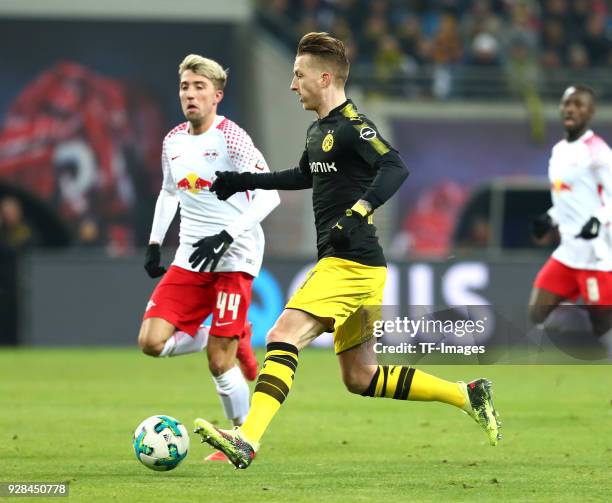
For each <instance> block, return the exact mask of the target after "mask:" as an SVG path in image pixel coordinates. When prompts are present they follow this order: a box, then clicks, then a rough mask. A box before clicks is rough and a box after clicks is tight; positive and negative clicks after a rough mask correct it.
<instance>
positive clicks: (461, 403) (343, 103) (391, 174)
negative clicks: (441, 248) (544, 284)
mask: <svg viewBox="0 0 612 503" xmlns="http://www.w3.org/2000/svg"><path fill="white" fill-rule="evenodd" d="M348 71H349V62H348V60H347V58H346V55H345V52H344V44H343V43H342V42H341V41H340V40H337V39H335V38H333V37H331V36H330V35H328V34H327V33H309V34H307V35H305V36H304V37H303V38H302V40H301V41H300V43H299V45H298V49H297V56H296V59H295V64H294V68H293V73H294V75H293V80H292V82H291V89H292V90H293V91H295V92H296V93H297V94H298V96H299V98H300V101H301V103H302V105H303V107H304V109H306V110H312V111H314V112H315V113H316V114H317V116H318V120H316V121H315V122H314V123H313V124H312V125H311V126H310V127H309V128H308V132H307V136H306V148H305V150H304V153H303V154H302V158H301V159H300V163H299V166H297V167H295V168H293V169H289V170H285V171H280V172H273V173H265V174H257V173H248V172H245V173H237V172H219V173H217V179H216V180H215V182H214V183H213V185H212V187H211V190H212V191H213V192H216V193H217V196H218V197H219V198H220V199H227V198H228V197H230V196H231V195H233V194H234V193H236V192H239V191H245V190H254V189H255V188H261V189H280V190H299V189H310V188H312V191H313V192H312V201H313V207H314V214H315V225H316V229H317V249H318V258H319V261H318V262H317V264H316V265H315V267H314V268H313V269H312V270H311V271H310V272H309V273H308V275H307V277H306V280H305V282H304V284H303V285H302V286H301V287H300V288H299V289H298V290H297V292H296V293H295V294H294V295H293V297H291V299H290V300H289V302H288V303H287V305H286V307H285V310H284V311H283V313H282V314H281V315H280V317H279V318H278V320H277V321H276V324H275V325H274V327H272V329H271V330H270V332H269V333H268V338H267V342H268V345H267V353H266V357H265V360H264V365H263V368H262V370H261V372H260V374H259V377H258V380H257V384H256V386H255V392H254V394H253V398H252V402H251V409H250V412H249V415H248V417H247V419H246V421H245V422H244V424H243V425H242V426H241V427H239V428H236V429H234V430H221V429H219V428H216V427H215V426H213V425H212V424H210V423H209V422H208V421H206V420H204V419H196V420H195V431H196V433H200V434H201V435H202V438H203V441H206V442H208V443H209V444H211V445H212V446H213V447H215V448H216V449H219V450H221V451H223V452H224V453H225V454H226V455H227V457H228V458H229V459H230V461H231V462H232V464H233V465H234V466H235V467H236V468H246V467H248V466H249V465H250V463H251V461H252V459H253V457H254V456H255V452H256V451H257V449H258V448H259V442H260V439H261V437H262V436H263V434H264V432H265V430H266V429H267V427H268V425H269V424H270V421H271V420H272V418H273V417H274V415H275V414H276V412H277V411H278V409H279V408H280V406H281V405H282V403H283V401H284V400H285V398H286V397H287V394H288V393H289V390H290V389H291V385H292V383H293V378H294V374H295V372H296V369H297V365H298V354H299V350H301V349H302V348H304V347H306V346H307V345H308V344H309V343H310V342H311V341H312V340H314V339H315V338H316V337H318V336H319V335H320V334H322V333H323V332H326V331H332V330H333V332H334V346H335V351H336V353H337V355H338V361H339V363H340V368H341V370H342V378H343V380H344V383H345V384H346V387H347V388H348V390H349V391H351V392H352V393H358V394H361V395H363V396H370V397H383V398H393V399H396V400H427V401H432V400H435V401H439V402H443V403H447V404H450V405H454V406H456V407H458V408H460V409H462V410H464V411H465V412H467V413H468V414H469V415H470V416H472V417H473V418H474V419H475V420H476V422H478V424H480V426H481V427H482V428H483V429H484V430H485V432H486V433H487V435H488V437H489V441H490V443H491V444H492V445H496V444H497V441H498V439H499V438H500V435H499V421H498V418H497V413H496V412H495V410H494V408H493V401H492V397H491V391H490V382H489V381H487V380H486V379H477V380H475V381H472V382H470V383H468V384H466V383H464V382H461V381H460V382H449V381H445V380H442V379H438V378H437V377H434V376H432V375H429V374H426V373H425V372H422V371H420V370H416V369H414V368H411V367H406V366H400V365H376V364H375V363H370V361H371V360H368V358H364V352H365V353H366V354H367V353H368V350H369V347H370V344H369V342H370V340H371V338H372V333H371V331H370V332H368V330H364V328H363V327H362V323H361V321H362V320H363V319H364V317H363V316H362V315H361V314H360V313H362V312H364V310H365V312H367V309H368V307H367V306H376V305H378V306H380V305H381V304H382V294H383V287H384V285H385V277H386V272H387V269H386V262H385V257H384V255H383V252H382V249H381V247H380V245H379V243H378V238H377V237H376V229H375V227H374V225H373V223H372V213H373V212H374V210H376V208H378V207H379V206H380V205H382V204H383V203H384V202H385V201H386V200H387V199H389V198H390V197H391V196H392V195H393V194H394V193H395V191H396V190H397V189H398V188H399V187H400V185H401V184H402V182H403V181H404V180H405V178H406V177H407V176H408V170H407V169H406V166H405V165H404V163H403V162H402V160H401V159H400V157H399V155H398V153H397V151H396V150H394V149H393V147H391V146H390V145H389V143H388V142H386V141H385V140H384V139H383V138H382V137H381V136H380V134H379V132H378V131H377V129H376V127H375V126H374V124H372V122H370V121H369V120H368V119H367V118H366V117H365V116H363V115H361V114H359V113H358V112H357V109H356V107H355V105H354V104H353V103H352V102H351V101H350V100H347V99H346V95H345V92H344V86H345V82H346V79H347V77H348ZM366 318H367V316H366Z"/></svg>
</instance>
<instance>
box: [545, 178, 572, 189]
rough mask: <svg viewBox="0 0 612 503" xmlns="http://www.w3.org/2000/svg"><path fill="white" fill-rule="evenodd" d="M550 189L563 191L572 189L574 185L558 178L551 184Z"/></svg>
mask: <svg viewBox="0 0 612 503" xmlns="http://www.w3.org/2000/svg"><path fill="white" fill-rule="evenodd" d="M550 189H551V190H552V191H553V192H561V191H563V190H572V187H571V185H568V184H567V183H565V182H563V181H561V180H558V179H557V180H555V181H554V182H553V183H552V184H551V186H550Z"/></svg>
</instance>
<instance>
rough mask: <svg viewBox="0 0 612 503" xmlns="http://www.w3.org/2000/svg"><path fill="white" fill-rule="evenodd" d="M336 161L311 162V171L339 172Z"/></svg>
mask: <svg viewBox="0 0 612 503" xmlns="http://www.w3.org/2000/svg"><path fill="white" fill-rule="evenodd" d="M337 171H338V170H337V169H336V162H335V161H334V162H318V161H313V162H311V163H310V172H311V173H331V172H334V173H335V172H337Z"/></svg>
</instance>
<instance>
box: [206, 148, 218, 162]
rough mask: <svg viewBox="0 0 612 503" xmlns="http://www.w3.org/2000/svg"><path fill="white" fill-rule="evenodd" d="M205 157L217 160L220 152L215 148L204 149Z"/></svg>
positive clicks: (212, 160)
mask: <svg viewBox="0 0 612 503" xmlns="http://www.w3.org/2000/svg"><path fill="white" fill-rule="evenodd" d="M203 155H204V159H206V160H207V161H209V162H215V161H216V160H217V158H218V157H219V152H217V151H216V150H214V149H208V150H205V151H204V154H203Z"/></svg>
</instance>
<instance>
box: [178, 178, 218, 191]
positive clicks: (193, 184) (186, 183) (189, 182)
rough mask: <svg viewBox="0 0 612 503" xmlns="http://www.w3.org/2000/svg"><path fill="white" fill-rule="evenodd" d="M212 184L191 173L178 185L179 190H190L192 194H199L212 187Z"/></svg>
mask: <svg viewBox="0 0 612 503" xmlns="http://www.w3.org/2000/svg"><path fill="white" fill-rule="evenodd" d="M211 185H212V184H211V182H209V181H208V180H204V179H203V178H200V177H199V176H198V175H196V174H195V173H189V174H188V175H187V176H186V177H185V178H182V179H181V180H179V181H178V182H177V184H176V188H177V189H178V190H188V191H189V192H191V193H192V194H197V193H198V192H200V191H201V190H204V189H206V188H208V187H210V186H211Z"/></svg>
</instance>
